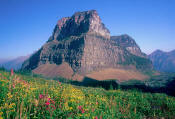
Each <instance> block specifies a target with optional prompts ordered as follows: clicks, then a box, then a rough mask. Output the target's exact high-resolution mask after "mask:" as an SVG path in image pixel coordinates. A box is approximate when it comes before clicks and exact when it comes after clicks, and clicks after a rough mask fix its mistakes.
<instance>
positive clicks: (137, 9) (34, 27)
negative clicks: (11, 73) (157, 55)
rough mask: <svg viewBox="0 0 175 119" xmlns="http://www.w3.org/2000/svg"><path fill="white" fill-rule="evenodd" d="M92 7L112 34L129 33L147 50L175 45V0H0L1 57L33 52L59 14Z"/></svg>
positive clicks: (43, 40)
mask: <svg viewBox="0 0 175 119" xmlns="http://www.w3.org/2000/svg"><path fill="white" fill-rule="evenodd" d="M91 9H95V10H97V12H98V13H99V15H100V17H101V19H102V22H103V23H104V24H105V25H106V27H107V28H108V29H109V30H110V32H111V35H121V34H128V35H130V36H131V37H133V38H134V39H135V40H136V42H137V43H138V45H139V46H140V47H141V49H142V51H143V52H145V53H147V54H149V53H151V52H152V51H154V50H156V49H161V50H164V51H170V50H173V49H175V0H86V1H85V0H0V58H12V57H17V56H23V55H27V54H31V53H33V52H34V51H36V50H38V49H39V48H40V47H41V46H42V45H43V44H44V43H45V42H46V41H47V40H48V38H49V36H50V35H51V34H52V31H53V28H54V27H55V25H56V23H57V21H58V20H59V19H60V18H62V17H67V16H71V15H72V14H73V13H74V12H77V11H85V10H91Z"/></svg>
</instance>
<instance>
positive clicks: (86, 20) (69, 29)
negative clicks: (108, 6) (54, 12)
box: [50, 10, 110, 40]
mask: <svg viewBox="0 0 175 119" xmlns="http://www.w3.org/2000/svg"><path fill="white" fill-rule="evenodd" d="M83 33H89V34H92V33H93V34H96V35H99V36H103V37H105V38H107V39H110V32H109V30H108V29H107V28H106V27H105V25H104V24H103V23H102V22H101V19H100V17H99V15H98V13H97V11H96V10H90V11H85V12H76V13H75V14H74V15H72V17H64V18H62V19H60V20H58V22H57V25H56V26H55V29H54V32H53V36H52V38H51V39H50V40H62V39H64V38H66V37H70V36H77V35H80V34H83Z"/></svg>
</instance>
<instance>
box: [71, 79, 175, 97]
mask: <svg viewBox="0 0 175 119" xmlns="http://www.w3.org/2000/svg"><path fill="white" fill-rule="evenodd" d="M159 81H160V80H157V81H155V82H157V83H159V84H160V82H159ZM147 82H148V81H147ZM69 83H71V84H73V85H77V86H85V87H102V88H104V89H106V90H109V89H122V90H132V89H134V90H135V89H136V90H140V91H142V92H150V93H166V94H167V95H170V96H175V89H174V87H175V77H171V81H168V82H166V83H164V84H163V85H164V86H156V85H155V86H154V83H152V82H150V83H152V85H147V84H146V82H143V81H139V80H129V81H124V82H119V81H118V80H113V79H111V80H103V81H98V80H95V79H92V78H88V77H85V78H84V80H83V81H82V82H79V81H69Z"/></svg>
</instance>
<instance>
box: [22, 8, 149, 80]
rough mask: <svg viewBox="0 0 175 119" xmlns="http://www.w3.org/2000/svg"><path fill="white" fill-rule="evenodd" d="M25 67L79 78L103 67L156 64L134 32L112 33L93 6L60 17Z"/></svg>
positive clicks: (140, 68) (125, 67)
mask: <svg viewBox="0 0 175 119" xmlns="http://www.w3.org/2000/svg"><path fill="white" fill-rule="evenodd" d="M111 68H112V69H111ZM22 69H23V70H32V71H33V72H34V73H37V74H43V75H46V76H50V74H52V76H63V77H65V78H69V79H77V77H78V78H80V77H85V76H87V75H88V74H90V73H94V72H97V73H98V71H101V70H105V71H104V72H109V71H108V70H107V69H110V70H112V71H113V72H114V73H113V74H115V71H118V70H115V69H121V72H125V70H134V71H136V72H137V73H139V71H142V70H143V69H144V70H150V69H152V64H151V61H150V60H149V59H147V57H146V56H145V55H144V53H142V52H141V50H140V48H139V46H138V45H137V44H136V43H135V41H134V40H133V39H132V38H131V37H130V36H128V35H122V36H113V37H110V32H109V30H108V29H107V28H106V27H105V25H104V24H103V23H102V22H101V19H100V17H99V15H98V13H97V11H96V10H90V11H84V12H76V13H75V14H73V15H72V16H71V17H64V18H62V19H60V20H59V21H58V23H57V25H56V26H55V28H54V31H53V34H52V36H51V37H50V38H49V40H48V41H47V42H46V43H45V44H44V45H43V46H42V47H41V48H40V49H39V50H38V51H37V52H36V53H34V54H33V55H32V56H31V57H30V58H29V59H27V60H26V61H25V62H24V63H23V65H22ZM113 69H114V70H113ZM60 70H62V71H60ZM102 72H103V71H102ZM98 74H99V73H98ZM113 74H112V75H111V76H112V77H113V78H116V77H115V76H113ZM123 74H126V73H123ZM140 74H141V72H140ZM117 76H118V75H117ZM143 77H144V76H143ZM109 78H110V77H109ZM120 78H121V77H120ZM133 78H134V77H133ZM121 79H122V78H121Z"/></svg>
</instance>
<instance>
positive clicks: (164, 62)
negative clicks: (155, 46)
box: [149, 50, 175, 72]
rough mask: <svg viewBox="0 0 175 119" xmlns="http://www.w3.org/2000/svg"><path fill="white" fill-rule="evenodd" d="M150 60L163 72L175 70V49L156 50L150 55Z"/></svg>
mask: <svg viewBox="0 0 175 119" xmlns="http://www.w3.org/2000/svg"><path fill="white" fill-rule="evenodd" d="M149 58H150V60H151V61H152V62H153V66H154V68H155V69H156V70H159V71H163V72H175V50H173V51H171V52H163V51H161V50H156V51H154V52H153V53H151V54H150V55H149Z"/></svg>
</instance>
